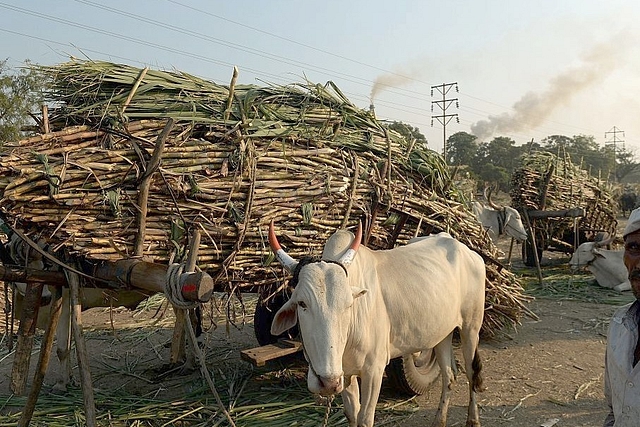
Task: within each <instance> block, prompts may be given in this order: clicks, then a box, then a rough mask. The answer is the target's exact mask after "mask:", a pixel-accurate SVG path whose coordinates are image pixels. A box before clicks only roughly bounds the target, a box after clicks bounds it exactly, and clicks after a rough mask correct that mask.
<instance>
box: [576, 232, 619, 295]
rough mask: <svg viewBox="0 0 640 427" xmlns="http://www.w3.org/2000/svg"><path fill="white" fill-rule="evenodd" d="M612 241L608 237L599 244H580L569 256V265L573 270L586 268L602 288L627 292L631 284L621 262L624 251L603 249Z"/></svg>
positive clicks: (611, 238)
mask: <svg viewBox="0 0 640 427" xmlns="http://www.w3.org/2000/svg"><path fill="white" fill-rule="evenodd" d="M612 241H613V237H609V238H608V239H605V240H603V241H600V242H585V243H583V244H581V245H580V246H578V249H576V251H575V252H574V253H573V255H572V256H571V259H570V260H569V265H570V266H571V268H572V269H573V270H577V269H579V268H584V267H586V268H587V270H589V271H590V272H591V273H593V275H594V276H595V278H596V282H598V284H599V285H600V286H602V287H605V288H612V289H615V290H616V291H628V290H629V289H631V284H630V283H629V272H628V271H627V267H625V265H624V262H623V261H622V255H623V254H624V251H621V250H620V251H614V250H609V249H604V248H606V246H607V245H608V244H610V243H611V242H612Z"/></svg>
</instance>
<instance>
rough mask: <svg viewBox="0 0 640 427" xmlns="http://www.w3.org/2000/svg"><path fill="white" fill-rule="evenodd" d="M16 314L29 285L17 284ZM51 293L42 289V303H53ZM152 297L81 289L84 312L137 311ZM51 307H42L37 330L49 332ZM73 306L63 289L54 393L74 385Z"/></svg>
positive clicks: (139, 293) (136, 292)
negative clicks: (116, 309) (72, 352)
mask: <svg viewBox="0 0 640 427" xmlns="http://www.w3.org/2000/svg"><path fill="white" fill-rule="evenodd" d="M15 285H16V287H15V291H14V292H15V311H14V313H16V316H17V317H19V316H20V313H21V312H22V306H23V297H24V294H25V291H26V287H27V285H26V284H25V283H16V284H15ZM51 292H52V291H51V290H50V289H49V288H48V287H47V286H45V287H44V288H43V292H42V293H43V299H44V300H49V301H50V300H51V296H52V294H51ZM148 297H149V293H145V291H142V290H140V291H138V290H131V291H125V290H119V291H117V292H116V291H109V290H105V289H98V288H89V287H83V288H81V289H80V300H81V304H82V310H87V309H89V308H94V307H121V306H122V307H126V308H135V307H136V306H137V305H138V304H139V303H140V302H141V301H143V300H144V299H145V298H148ZM50 308H51V304H48V305H45V306H43V307H40V310H39V311H38V321H37V327H38V328H40V329H44V328H46V326H47V324H48V322H49V317H50ZM70 308H71V303H70V298H69V289H68V288H64V290H63V291H62V312H61V313H60V320H59V321H58V328H57V329H56V355H57V357H58V360H59V362H60V368H61V370H60V372H56V374H57V375H58V378H57V379H56V383H55V385H54V386H53V389H54V390H57V391H66V390H67V386H68V384H69V382H70V381H71V361H70V358H69V353H70V348H71V310H70Z"/></svg>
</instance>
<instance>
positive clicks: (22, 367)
mask: <svg viewBox="0 0 640 427" xmlns="http://www.w3.org/2000/svg"><path fill="white" fill-rule="evenodd" d="M43 287H44V285H43V284H42V283H27V290H26V292H25V295H24V300H23V307H22V313H21V316H20V326H19V327H18V341H17V343H16V353H15V356H14V358H13V366H12V370H11V391H12V392H13V393H14V394H16V395H18V396H22V395H23V394H24V391H25V388H26V385H27V376H28V375H29V364H30V362H31V350H32V349H33V341H34V336H35V333H36V325H37V322H38V311H39V309H40V298H42V289H43Z"/></svg>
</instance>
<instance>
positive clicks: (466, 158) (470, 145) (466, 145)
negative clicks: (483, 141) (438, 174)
mask: <svg viewBox="0 0 640 427" xmlns="http://www.w3.org/2000/svg"><path fill="white" fill-rule="evenodd" d="M476 139H477V137H476V136H475V135H472V134H470V133H467V132H456V133H454V134H453V135H451V136H450V137H449V138H447V164H449V165H471V164H472V163H473V160H474V159H475V157H476V155H477V154H478V143H477V142H476Z"/></svg>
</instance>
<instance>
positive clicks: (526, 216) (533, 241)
mask: <svg viewBox="0 0 640 427" xmlns="http://www.w3.org/2000/svg"><path fill="white" fill-rule="evenodd" d="M523 213H524V219H525V221H526V223H527V228H528V229H529V237H531V246H532V247H533V257H534V259H535V260H536V269H537V272H538V283H540V285H542V269H541V268H540V259H539V258H538V247H537V246H536V236H535V235H534V230H533V228H532V227H531V222H529V214H528V213H527V211H526V210H524V211H523ZM524 245H526V242H525V243H524Z"/></svg>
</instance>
